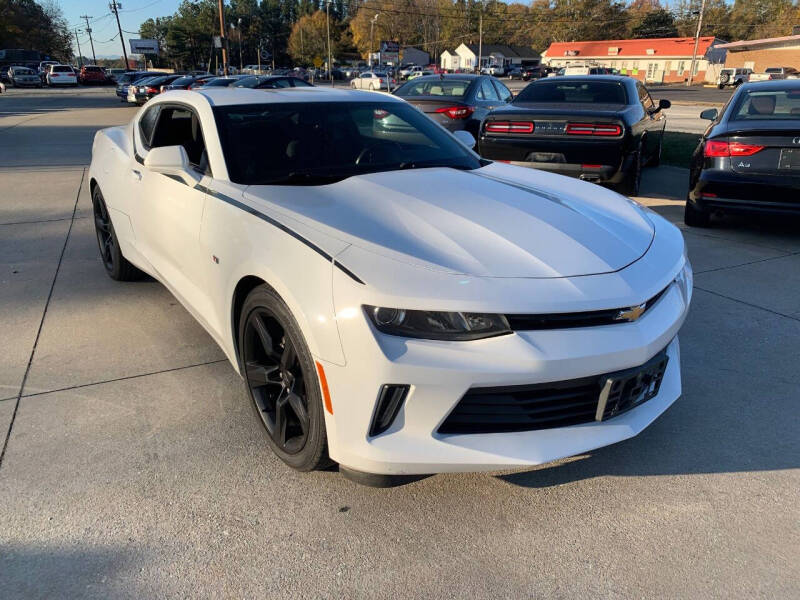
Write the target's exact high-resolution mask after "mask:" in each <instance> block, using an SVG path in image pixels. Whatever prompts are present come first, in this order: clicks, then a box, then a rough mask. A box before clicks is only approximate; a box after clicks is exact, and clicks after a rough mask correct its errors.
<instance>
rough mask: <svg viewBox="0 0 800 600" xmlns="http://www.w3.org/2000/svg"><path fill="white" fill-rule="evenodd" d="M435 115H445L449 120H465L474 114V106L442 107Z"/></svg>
mask: <svg viewBox="0 0 800 600" xmlns="http://www.w3.org/2000/svg"><path fill="white" fill-rule="evenodd" d="M436 112H437V113H440V114H445V115H447V116H448V117H450V118H451V119H466V118H468V117H469V116H470V115H471V114H472V113H474V112H475V107H474V106H442V107H441V108H437V109H436Z"/></svg>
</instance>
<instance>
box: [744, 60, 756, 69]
mask: <svg viewBox="0 0 800 600" xmlns="http://www.w3.org/2000/svg"><path fill="white" fill-rule="evenodd" d="M744 68H745V69H755V68H756V61H754V60H746V61H744Z"/></svg>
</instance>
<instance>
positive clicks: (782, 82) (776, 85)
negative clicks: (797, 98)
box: [739, 79, 800, 91]
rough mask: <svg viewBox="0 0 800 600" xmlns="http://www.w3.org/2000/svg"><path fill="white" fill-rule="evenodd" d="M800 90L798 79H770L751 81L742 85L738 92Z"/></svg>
mask: <svg viewBox="0 0 800 600" xmlns="http://www.w3.org/2000/svg"><path fill="white" fill-rule="evenodd" d="M784 88H789V89H792V90H800V79H771V80H769V81H751V82H748V83H744V84H742V85H741V86H740V87H739V89H740V90H745V91H749V90H755V91H757V90H771V89H784Z"/></svg>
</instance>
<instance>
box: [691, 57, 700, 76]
mask: <svg viewBox="0 0 800 600" xmlns="http://www.w3.org/2000/svg"><path fill="white" fill-rule="evenodd" d="M699 70H700V61H699V60H696V61H695V62H694V72H693V73H692V75H697V72H698V71H699Z"/></svg>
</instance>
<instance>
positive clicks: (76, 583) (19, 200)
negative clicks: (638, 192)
mask: <svg viewBox="0 0 800 600" xmlns="http://www.w3.org/2000/svg"><path fill="white" fill-rule="evenodd" d="M133 114H134V109H131V108H127V107H125V106H124V105H121V104H120V103H119V102H118V101H117V100H116V98H114V97H112V96H111V92H110V91H109V90H105V91H103V90H78V91H77V92H76V91H66V90H63V91H55V92H49V93H48V92H47V91H45V92H42V93H40V92H38V91H36V92H32V93H30V94H14V93H12V94H8V95H3V96H0V332H2V342H3V343H2V348H3V352H2V353H0V443H6V444H7V445H6V446H5V453H4V456H3V457H2V463H0V507H2V509H0V597H2V598H3V599H4V600H5V599H16V598H26V599H27V598H52V597H59V598H66V597H82V598H104V599H107V598H149V597H212V596H216V597H219V596H222V597H278V596H280V597H315V598H360V597H374V598H390V597H397V598H406V597H419V598H431V597H442V598H464V597H492V598H495V597H515V598H518V597H519V598H521V597H526V598H529V597H563V598H574V597H596V598H598V597H599V598H627V597H669V598H746V599H748V600H751V599H753V598H796V597H797V591H798V589H800V570H799V569H798V561H797V557H798V556H799V555H800V508H798V507H800V469H799V468H798V467H800V422H799V415H800V413H799V412H798V405H799V403H800V383H798V379H797V376H796V372H797V357H798V356H799V355H800V238H798V235H797V231H798V227H797V223H791V222H773V221H763V222H762V221H757V220H755V221H754V220H750V221H749V222H748V221H744V220H740V219H725V220H723V221H721V222H719V223H717V225H716V226H715V227H714V228H712V229H709V230H702V231H698V230H691V231H689V230H686V229H684V235H685V238H686V240H687V242H688V245H689V250H690V257H691V260H692V262H693V264H694V267H695V273H696V281H695V283H696V288H695V293H694V300H693V306H692V310H691V313H690V316H689V318H688V320H687V322H686V324H685V326H684V328H683V330H682V332H681V343H682V364H683V382H684V394H683V396H682V398H681V399H679V400H678V402H677V403H676V404H675V405H674V406H673V407H672V408H671V409H670V410H669V411H667V413H665V414H664V415H663V416H662V417H661V418H660V419H658V420H657V421H656V422H655V423H654V424H653V425H652V426H651V427H649V428H648V429H647V430H645V431H644V432H642V433H641V434H640V435H639V436H638V437H636V438H634V439H631V440H629V441H626V442H623V443H620V444H617V445H615V446H612V447H608V448H605V449H601V450H598V451H595V452H591V453H588V454H586V455H583V456H580V457H576V458H573V459H569V460H564V461H560V462H558V463H554V464H549V465H544V466H542V467H539V468H534V469H529V470H525V471H521V472H514V473H497V474H466V475H439V476H434V477H430V478H428V479H425V480H422V481H419V482H417V483H414V484H411V485H408V486H404V487H400V488H395V489H390V490H376V489H371V488H364V487H360V486H358V485H356V484H353V483H351V482H349V481H347V480H345V479H344V478H343V477H341V476H340V475H339V474H338V473H336V472H335V471H326V472H317V473H310V474H299V473H295V472H292V471H290V470H289V469H288V468H287V467H285V466H284V465H283V464H282V463H281V462H279V461H278V460H277V459H276V458H274V457H273V455H272V454H271V453H270V451H269V450H268V449H267V447H266V443H265V440H264V434H263V432H262V428H261V425H260V424H259V423H257V422H256V419H255V418H254V416H253V414H252V411H251V408H250V406H249V404H248V403H249V400H248V398H247V395H246V390H245V388H244V385H243V384H242V382H241V381H240V379H239V378H238V377H237V376H236V375H235V373H234V372H233V369H232V368H231V367H230V366H229V365H228V364H227V363H226V362H224V360H223V357H222V353H221V351H220V350H219V349H218V348H217V347H216V346H215V344H214V342H213V341H212V340H211V338H210V337H209V336H208V335H207V334H206V333H205V332H204V331H203V330H202V329H201V327H200V326H199V325H198V324H197V323H196V322H195V321H194V320H193V319H192V318H191V317H190V316H189V315H188V313H187V312H186V311H185V310H184V309H183V308H182V307H181V306H180V304H178V302H177V301H176V300H175V299H174V298H173V297H172V296H171V295H170V294H169V293H168V292H167V291H166V290H165V289H164V288H163V287H162V286H161V285H160V284H158V283H156V282H154V281H142V282H137V283H127V284H120V283H116V282H113V281H111V280H110V279H109V278H108V277H106V275H105V273H104V272H103V267H102V265H101V263H100V261H99V257H98V252H97V248H96V241H95V238H94V233H93V223H92V219H91V207H90V200H89V194H88V182H87V181H86V176H85V175H86V173H85V166H86V165H87V164H88V162H89V158H90V144H91V139H92V135H93V133H94V131H95V130H96V129H97V128H98V127H103V126H108V125H112V124H120V123H124V122H126V121H128V120H129V119H130V118H131V117H132V115H133ZM685 181H686V173H685V172H684V171H682V170H680V169H675V168H669V167H662V168H660V169H658V170H648V171H647V172H646V175H645V182H644V186H643V197H642V198H641V199H640V200H641V201H642V202H644V203H646V204H649V205H650V206H651V207H652V208H653V209H654V210H656V211H658V212H659V213H661V214H663V215H665V216H666V217H667V218H669V219H671V220H672V221H674V222H676V223H679V221H680V217H681V214H682V202H681V200H680V199H681V198H683V197H684V195H685V187H684V186H685ZM6 432H8V436H6Z"/></svg>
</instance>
